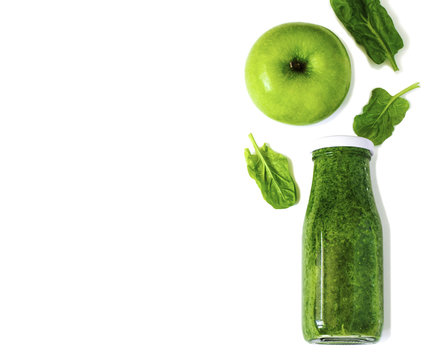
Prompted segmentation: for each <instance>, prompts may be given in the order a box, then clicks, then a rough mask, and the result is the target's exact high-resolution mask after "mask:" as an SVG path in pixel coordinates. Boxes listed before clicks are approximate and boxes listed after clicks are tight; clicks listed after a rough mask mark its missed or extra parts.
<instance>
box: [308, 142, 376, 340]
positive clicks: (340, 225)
mask: <svg viewBox="0 0 444 360" xmlns="http://www.w3.org/2000/svg"><path fill="white" fill-rule="evenodd" d="M370 157H371V154H370V151H369V150H367V149H363V148H357V147H339V146H338V147H330V148H323V149H319V150H315V151H314V152H313V161H314V171H313V182H312V188H311V193H310V199H309V203H308V207H307V212H306V216H305V221H304V229H303V270H302V274H303V289H302V290H303V291H302V292H303V301H302V304H303V314H302V327H303V334H304V338H305V339H306V340H307V341H309V342H312V343H331V344H359V343H368V342H375V341H377V340H378V339H379V338H380V335H381V331H382V324H383V259H382V225H381V221H380V217H379V215H378V212H377V209H376V205H375V201H374V197H373V192H372V186H371V179H370V166H369V162H370Z"/></svg>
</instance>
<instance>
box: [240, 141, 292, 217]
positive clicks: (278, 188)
mask: <svg viewBox="0 0 444 360" xmlns="http://www.w3.org/2000/svg"><path fill="white" fill-rule="evenodd" d="M248 137H249V138H250V140H251V142H252V143H253V146H254V149H255V152H256V153H255V154H251V153H250V150H249V149H245V160H246V161H247V168H248V173H249V174H250V176H251V177H252V178H253V179H254V180H255V181H256V183H257V185H258V186H259V188H260V189H261V192H262V196H263V197H264V199H265V200H266V201H267V202H268V203H269V204H270V205H271V206H273V207H274V208H275V209H286V208H288V207H290V206H292V205H294V204H296V203H297V202H298V201H299V190H298V186H297V184H296V182H295V181H294V179H293V175H292V173H291V170H290V164H289V161H288V158H287V157H285V156H284V155H282V154H279V153H277V152H275V151H273V150H272V149H271V148H270V147H269V146H268V145H267V144H264V145H262V147H261V148H259V147H258V146H257V144H256V141H255V140H254V138H253V135H252V134H249V135H248Z"/></svg>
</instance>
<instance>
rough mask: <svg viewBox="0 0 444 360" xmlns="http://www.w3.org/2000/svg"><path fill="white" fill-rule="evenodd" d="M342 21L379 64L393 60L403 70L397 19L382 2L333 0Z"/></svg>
mask: <svg viewBox="0 0 444 360" xmlns="http://www.w3.org/2000/svg"><path fill="white" fill-rule="evenodd" d="M330 4H331V7H332V8H333V11H334V12H335V14H336V16H337V17H338V19H339V20H340V21H341V22H342V24H343V25H344V26H345V28H346V29H347V30H348V31H349V32H350V34H351V35H352V36H353V38H354V39H355V41H356V42H357V43H358V44H359V45H362V46H363V47H364V49H365V51H366V52H367V55H368V56H369V57H370V59H372V60H373V61H374V62H375V63H376V64H382V63H383V62H384V61H385V60H386V59H388V60H389V62H390V64H391V66H392V67H393V70H395V71H397V70H399V68H398V66H397V65H396V62H395V54H396V53H397V52H398V50H399V49H401V48H402V47H403V46H404V43H403V41H402V39H401V36H400V35H399V34H398V32H397V31H396V29H395V25H394V24H393V20H392V19H391V17H390V16H389V14H388V13H387V10H386V9H385V8H384V7H383V6H382V5H381V4H380V2H379V0H330Z"/></svg>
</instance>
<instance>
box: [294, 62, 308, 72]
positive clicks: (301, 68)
mask: <svg viewBox="0 0 444 360" xmlns="http://www.w3.org/2000/svg"><path fill="white" fill-rule="evenodd" d="M290 69H291V70H292V71H294V72H296V73H304V72H305V70H306V69H307V63H306V62H305V61H301V60H299V59H293V60H291V61H290Z"/></svg>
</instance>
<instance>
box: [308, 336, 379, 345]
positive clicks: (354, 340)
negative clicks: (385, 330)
mask: <svg viewBox="0 0 444 360" xmlns="http://www.w3.org/2000/svg"><path fill="white" fill-rule="evenodd" d="M378 340H379V338H377V337H373V336H360V335H345V336H331V335H320V336H319V337H317V338H314V339H310V340H308V342H309V343H310V344H330V345H359V344H371V343H375V342H377V341H378Z"/></svg>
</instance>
